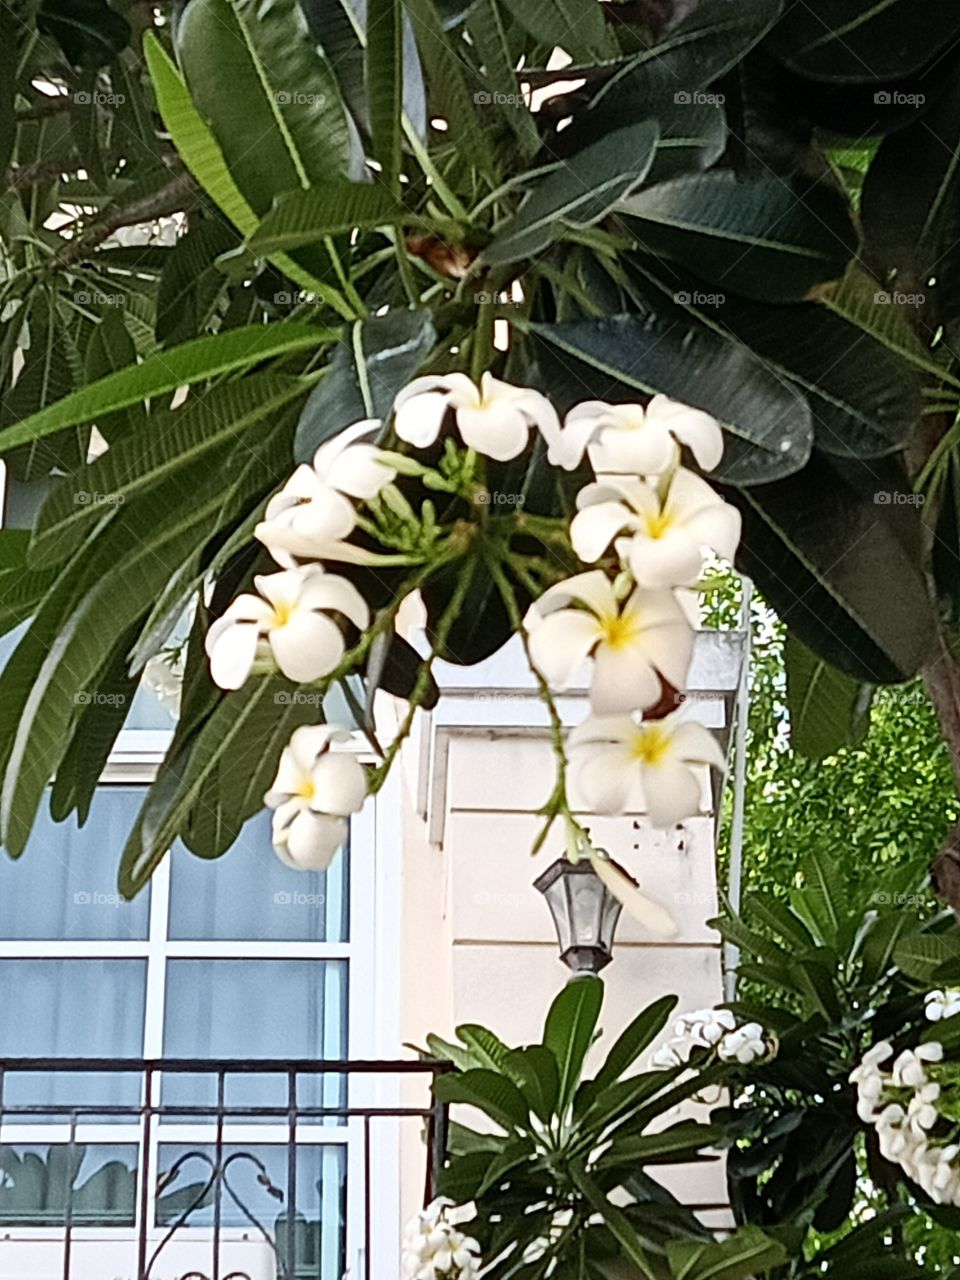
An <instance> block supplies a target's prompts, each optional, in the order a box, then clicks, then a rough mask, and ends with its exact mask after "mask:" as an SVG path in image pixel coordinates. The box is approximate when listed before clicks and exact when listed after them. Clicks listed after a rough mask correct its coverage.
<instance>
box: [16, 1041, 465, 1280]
mask: <svg viewBox="0 0 960 1280" xmlns="http://www.w3.org/2000/svg"><path fill="white" fill-rule="evenodd" d="M444 1069H445V1064H442V1063H437V1062H433V1061H426V1060H424V1061H396V1062H376V1061H351V1060H345V1061H330V1060H324V1061H293V1060H287V1059H277V1060H270V1061H266V1060H256V1061H249V1062H243V1061H237V1060H234V1059H230V1060H207V1059H197V1060H193V1059H175V1060H172V1059H156V1060H149V1061H148V1060H143V1061H140V1060H131V1059H89V1058H83V1059H66V1058H53V1059H49V1058H44V1059H39V1058H38V1059H22V1058H21V1059H6V1060H0V1275H2V1276H3V1280H20V1278H21V1276H22V1277H23V1278H24V1280H27V1278H28V1277H29V1278H30V1280H32V1278H33V1277H34V1276H39V1275H43V1276H45V1277H50V1278H51V1280H170V1277H171V1276H173V1275H176V1276H178V1277H179V1278H180V1280H341V1276H342V1275H344V1274H347V1275H348V1276H349V1280H381V1275H380V1274H378V1275H376V1277H375V1276H374V1263H373V1259H374V1258H375V1257H376V1256H381V1257H383V1258H385V1259H386V1258H389V1257H390V1256H391V1255H395V1254H396V1242H397V1235H396V1230H395V1226H396V1223H397V1220H398V1213H399V1204H400V1200H401V1196H400V1195H399V1192H398V1186H399V1180H400V1176H401V1165H402V1166H403V1168H404V1169H405V1170H407V1172H408V1175H409V1170H410V1168H411V1167H412V1161H413V1160H417V1161H422V1163H421V1166H420V1167H421V1173H422V1178H423V1180H422V1183H420V1181H419V1178H418V1185H417V1187H416V1192H415V1194H414V1195H413V1197H412V1198H413V1199H414V1200H417V1201H419V1199H420V1194H419V1193H420V1191H421V1189H422V1191H423V1195H424V1199H425V1200H429V1199H430V1198H432V1195H433V1187H434V1185H435V1182H436V1177H437V1173H438V1171H439V1169H440V1167H441V1165H442V1162H443V1159H444V1153H445V1149H446V1129H447V1117H446V1111H445V1109H444V1107H443V1106H442V1105H441V1104H439V1103H437V1102H436V1101H435V1100H434V1099H433V1097H432V1093H431V1091H430V1088H429V1086H430V1084H431V1083H432V1080H433V1078H434V1077H435V1075H436V1074H437V1073H438V1072H440V1071H442V1070H444ZM411 1092H412V1093H413V1095H414V1096H412V1097H411V1096H408V1095H410V1094H411ZM231 1095H234V1096H231ZM412 1130H416V1132H412ZM311 1161H313V1163H310V1162H311ZM321 1164H322V1173H321V1175H320V1176H318V1177H315V1180H314V1181H313V1182H311V1181H310V1177H308V1172H307V1171H308V1169H309V1170H312V1175H314V1176H315V1175H316V1170H317V1168H318V1167H319V1166H320V1165H321ZM85 1171H86V1172H85ZM191 1179H192V1180H191ZM408 1180H409V1179H408ZM185 1183H186V1185H184V1184H185ZM403 1199H405V1200H406V1201H407V1204H408V1206H409V1202H410V1200H411V1194H410V1188H409V1187H408V1188H407V1189H406V1191H405V1194H404V1197H403ZM271 1215H273V1216H272V1220H271ZM391 1215H392V1217H391ZM375 1251H379V1253H377V1252H375ZM379 1271H380V1272H382V1273H383V1272H385V1273H387V1274H395V1273H394V1271H393V1265H392V1264H391V1265H386V1266H381V1267H380V1268H379Z"/></svg>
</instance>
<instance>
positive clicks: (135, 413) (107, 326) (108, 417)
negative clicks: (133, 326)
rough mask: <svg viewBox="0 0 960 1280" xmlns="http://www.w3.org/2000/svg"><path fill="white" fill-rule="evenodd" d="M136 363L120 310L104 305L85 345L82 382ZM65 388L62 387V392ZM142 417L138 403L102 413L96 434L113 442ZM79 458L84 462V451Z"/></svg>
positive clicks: (96, 379) (135, 424)
mask: <svg viewBox="0 0 960 1280" xmlns="http://www.w3.org/2000/svg"><path fill="white" fill-rule="evenodd" d="M136 362H137V348H136V346H135V345H134V341H133V338H131V336H130V331H129V329H128V328H127V326H126V324H125V323H124V319H123V312H122V311H121V310H120V309H119V308H118V307H108V308H106V309H105V310H104V312H103V313H102V315H101V316H100V323H99V324H97V325H95V326H94V329H93V332H92V333H91V334H90V341H89V343H88V344H87V351H86V356H85V358H84V369H83V373H84V380H85V382H87V383H90V382H97V381H99V379H100V378H105V377H106V376H107V374H109V373H116V371H117V370H118V369H125V368H126V367H127V366H128V365H133V364H136ZM68 389H69V388H65V389H64V394H65V393H66V390H68ZM144 417H145V414H144V412H143V409H142V407H141V406H139V405H130V406H129V407H128V408H127V409H121V410H119V411H118V412H117V413H116V414H104V415H102V416H101V417H100V419H99V420H98V422H97V428H98V430H99V431H100V434H101V435H102V436H103V437H104V438H105V439H106V440H107V441H109V443H110V444H113V442H114V441H115V440H118V439H119V438H120V437H121V436H124V435H127V434H128V433H129V432H131V431H133V430H135V429H136V427H137V426H138V425H139V424H140V423H141V422H142V421H143V419H144ZM81 460H82V461H86V450H84V452H83V454H82V457H81Z"/></svg>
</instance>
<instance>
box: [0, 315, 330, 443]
mask: <svg viewBox="0 0 960 1280" xmlns="http://www.w3.org/2000/svg"><path fill="white" fill-rule="evenodd" d="M336 337H337V334H336V331H335V330H325V329H313V328H310V327H308V326H307V325H298V324H276V325H250V326H248V327H247V328H244V329H230V330H228V331H227V332H226V333H218V334H213V335H212V336H208V337H203V338H197V339H195V340H194V341H193V342H185V343H183V344H182V345H181V346H179V347H172V348H171V349H170V350H169V351H163V352H158V354H157V355H155V356H150V357H148V359H146V360H144V361H143V363H142V364H138V365H133V366H131V367H130V368H128V369H121V370H120V371H119V372H117V373H112V374H109V375H108V376H107V377H106V378H101V379H100V380H99V381H98V382H94V383H92V384H91V385H90V386H86V387H81V388H80V389H79V390H78V391H74V392H72V393H71V394H70V395H68V396H65V397H64V398H63V399H62V400H58V401H57V402H56V404H52V405H50V406H49V407H48V408H46V409H42V410H41V411H40V412H39V413H35V414H33V415H32V416H31V417H29V418H27V419H25V420H24V421H23V422H18V423H17V424H16V426H13V427H8V428H6V430H4V431H0V449H9V448H11V447H12V446H13V445H17V444H23V443H24V442H25V441H28V440H38V439H40V438H41V437H43V436H48V435H50V434H51V433H52V432H54V431H59V430H61V429H62V428H63V427H69V426H76V425H77V424H78V423H81V422H90V421H91V420H93V419H94V418H98V417H99V416H100V415H101V414H104V413H112V412H113V411H114V410H116V409H125V408H126V407H127V405H131V404H139V403H140V402H141V401H143V400H147V399H150V398H152V397H154V396H160V395H164V394H166V393H167V392H169V391H173V390H175V389H176V388H177V387H180V386H183V385H184V384H185V383H194V382H200V381H202V380H204V379H206V378H212V377H215V376H216V375H217V374H221V373H229V372H230V371H231V370H234V369H243V368H247V367H248V366H250V365H253V364H258V363H259V362H260V361H261V360H269V359H272V358H274V357H279V356H284V355H290V354H292V353H293V352H296V351H304V350H306V349H307V348H309V347H317V346H319V345H321V344H322V343H323V342H325V341H332V340H333V339H335V338H336Z"/></svg>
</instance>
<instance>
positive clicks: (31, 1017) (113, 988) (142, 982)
mask: <svg viewBox="0 0 960 1280" xmlns="http://www.w3.org/2000/svg"><path fill="white" fill-rule="evenodd" d="M0 991H2V992H3V999H2V1000H0V1058H84V1057H86V1058H140V1057H142V1056H143V1023H144V1006H145V1000H146V962H145V961H143V960H77V959H70V960H0ZM139 1092H140V1082H139V1076H136V1075H124V1076H118V1075H114V1074H100V1075H97V1074H94V1073H83V1074H74V1075H71V1074H69V1073H67V1072H62V1073H61V1072H49V1073H45V1074H42V1075H38V1074H36V1073H32V1074H28V1073H22V1072H12V1071H8V1072H7V1073H6V1077H5V1079H4V1089H3V1105H4V1109H5V1115H6V1118H7V1119H9V1118H10V1113H9V1108H10V1107H12V1106H24V1105H25V1106H40V1105H47V1104H54V1103H55V1104H57V1105H60V1106H64V1107H68V1106H100V1105H113V1104H118V1105H119V1104H121V1103H122V1104H123V1105H130V1104H133V1103H136V1101H137V1100H138V1098H139ZM37 1118H38V1119H40V1118H42V1117H37ZM56 1118H58V1119H63V1118H65V1117H63V1116H58V1117H56Z"/></svg>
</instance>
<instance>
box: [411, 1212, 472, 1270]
mask: <svg viewBox="0 0 960 1280" xmlns="http://www.w3.org/2000/svg"><path fill="white" fill-rule="evenodd" d="M451 1209H452V1204H451V1202H450V1201H448V1200H446V1199H440V1200H435V1201H434V1202H433V1203H432V1204H431V1205H428V1206H427V1208H426V1209H424V1210H422V1211H421V1212H420V1213H419V1214H417V1216H416V1217H415V1218H413V1219H412V1220H411V1221H410V1222H409V1223H408V1224H407V1228H406V1231H405V1232H404V1248H403V1272H404V1275H405V1276H406V1277H407V1278H408V1280H475V1278H476V1276H477V1274H478V1272H479V1270H480V1246H479V1244H478V1243H477V1241H476V1240H474V1239H473V1237H472V1236H467V1235H464V1233H463V1232H462V1231H460V1230H459V1229H458V1228H457V1227H456V1226H454V1225H453V1223H452V1222H451V1221H450V1215H451Z"/></svg>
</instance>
